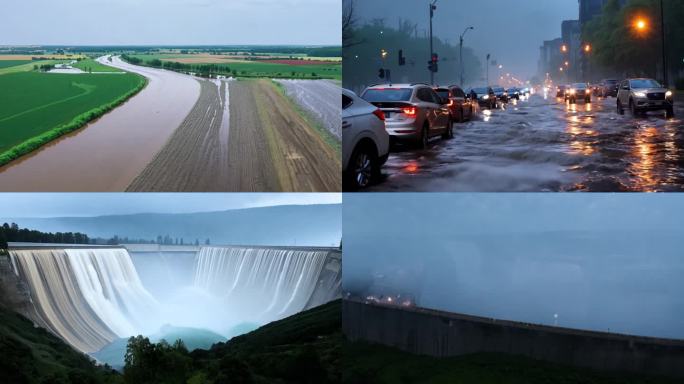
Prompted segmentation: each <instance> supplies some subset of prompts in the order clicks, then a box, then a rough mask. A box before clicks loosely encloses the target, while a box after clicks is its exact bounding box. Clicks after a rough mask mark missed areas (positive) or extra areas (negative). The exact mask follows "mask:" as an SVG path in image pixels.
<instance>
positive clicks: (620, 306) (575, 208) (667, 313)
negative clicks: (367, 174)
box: [343, 193, 684, 339]
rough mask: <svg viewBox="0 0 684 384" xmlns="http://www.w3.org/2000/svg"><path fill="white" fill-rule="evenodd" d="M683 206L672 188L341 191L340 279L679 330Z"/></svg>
mask: <svg viewBox="0 0 684 384" xmlns="http://www.w3.org/2000/svg"><path fill="white" fill-rule="evenodd" d="M683 213H684V198H682V196H679V195H677V194H672V195H664V194H662V195H653V194H534V193H530V194H486V193H485V194H478V193H474V194H468V193H465V194H463V193H455V194H440V193H435V194H427V193H423V194H407V193H401V194H396V193H395V194H347V195H345V196H344V207H343V227H344V272H343V284H344V288H345V290H347V291H350V292H354V293H359V294H364V295H365V294H366V293H367V292H364V291H363V290H367V291H370V292H377V293H383V292H384V293H385V294H410V295H413V296H415V297H416V298H417V299H418V302H419V305H421V306H424V307H429V308H436V309H442V310H447V311H452V312H460V313H466V314H473V315H480V316H486V317H495V318H503V319H509V320H518V321H527V322H533V323H542V324H549V325H553V324H554V322H555V321H557V323H558V325H560V326H565V327H570V328H580V329H593V330H600V331H612V332H619V333H629V334H640V335H648V336H660V337H673V338H681V339H684V327H682V326H681V324H682V323H681V319H682V317H684V295H682V292H684V280H683V279H682V278H681V276H684V258H682V251H681V249H682V247H681V242H682V240H681V239H682V238H684V226H682V220H683V219H682V217H683ZM368 287H370V288H368ZM554 315H558V318H557V319H556V318H554Z"/></svg>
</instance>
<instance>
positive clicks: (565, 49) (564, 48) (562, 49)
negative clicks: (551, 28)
mask: <svg viewBox="0 0 684 384" xmlns="http://www.w3.org/2000/svg"><path fill="white" fill-rule="evenodd" d="M567 51H568V46H567V45H565V44H563V45H561V52H563V53H565V52H567Z"/></svg>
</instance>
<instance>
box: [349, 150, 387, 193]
mask: <svg viewBox="0 0 684 384" xmlns="http://www.w3.org/2000/svg"><path fill="white" fill-rule="evenodd" d="M379 173H380V167H379V166H378V156H377V154H376V151H375V150H373V149H372V148H371V147H370V146H369V145H362V146H359V147H357V148H356V149H355V150H354V152H353V153H352V156H351V158H350V159H349V166H348V167H347V177H346V178H345V179H346V180H345V181H346V182H347V183H346V184H347V185H346V186H345V187H346V189H352V190H356V189H361V188H366V187H368V186H369V185H370V184H371V182H372V181H373V178H374V177H375V176H376V175H378V174H379Z"/></svg>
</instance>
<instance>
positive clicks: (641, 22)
mask: <svg viewBox="0 0 684 384" xmlns="http://www.w3.org/2000/svg"><path fill="white" fill-rule="evenodd" d="M634 28H635V29H636V30H637V31H639V32H644V31H646V29H648V21H647V20H646V19H644V18H642V17H640V18H638V19H636V20H634Z"/></svg>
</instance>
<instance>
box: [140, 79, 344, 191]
mask: <svg viewBox="0 0 684 384" xmlns="http://www.w3.org/2000/svg"><path fill="white" fill-rule="evenodd" d="M227 84H228V85H229V94H230V98H229V99H228V100H226V88H225V87H226V85H227ZM226 101H229V106H228V107H227V108H224V106H225V105H226ZM228 121H229V122H230V124H229V125H228V124H226V122H228ZM340 170H341V166H340V160H339V156H338V155H337V154H336V153H335V151H334V150H333V149H332V148H330V146H329V145H327V144H326V143H325V142H324V141H323V139H322V138H321V137H320V135H319V134H318V133H317V132H316V131H315V130H314V129H313V128H312V127H310V126H308V125H307V124H306V122H305V121H304V119H303V118H302V117H301V116H300V115H299V114H298V113H297V112H296V111H294V110H292V108H291V107H290V106H289V104H288V101H287V100H285V99H284V98H283V96H281V95H280V94H278V92H277V91H276V89H275V88H274V85H273V84H272V83H271V82H270V81H268V80H252V81H232V82H228V83H225V82H222V83H221V86H220V88H219V87H218V86H217V83H215V82H210V81H202V91H201V96H200V98H199V101H198V102H197V104H196V105H195V107H194V108H193V110H192V111H191V112H190V114H189V115H188V117H187V118H186V119H185V121H184V122H183V124H182V125H181V126H180V127H179V128H178V129H177V130H176V132H175V133H174V134H173V136H172V137H171V138H170V139H169V141H168V142H167V143H166V145H165V146H164V148H163V149H162V150H161V151H160V152H159V153H158V154H157V155H156V156H155V158H154V160H153V161H152V162H151V163H150V164H149V165H148V166H147V168H145V170H144V171H143V172H142V173H141V174H140V175H139V176H138V177H137V178H136V179H135V180H134V181H133V183H132V184H131V185H130V186H129V188H128V190H129V191H167V192H173V191H230V192H233V191H245V192H252V191H262V192H279V191H288V192H289V191H293V192H294V191H320V192H327V191H340V190H341V184H340V172H341V171H340Z"/></svg>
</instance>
